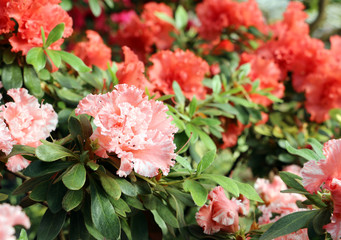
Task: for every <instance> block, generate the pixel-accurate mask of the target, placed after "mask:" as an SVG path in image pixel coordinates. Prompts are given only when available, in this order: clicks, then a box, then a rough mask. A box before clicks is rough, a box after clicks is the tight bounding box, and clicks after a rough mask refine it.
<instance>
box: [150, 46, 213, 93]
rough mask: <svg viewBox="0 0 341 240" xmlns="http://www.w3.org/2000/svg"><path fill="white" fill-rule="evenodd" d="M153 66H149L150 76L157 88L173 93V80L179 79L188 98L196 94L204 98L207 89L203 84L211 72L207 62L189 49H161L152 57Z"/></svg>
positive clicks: (160, 90) (157, 89)
mask: <svg viewBox="0 0 341 240" xmlns="http://www.w3.org/2000/svg"><path fill="white" fill-rule="evenodd" d="M150 61H151V62H152V63H153V66H151V67H149V68H148V76H149V78H150V81H151V82H152V84H153V85H154V86H155V90H156V91H159V92H160V93H163V94H173V93H174V91H173V87H172V84H173V81H177V82H178V83H179V85H180V87H181V89H182V91H183V93H184V95H185V96H186V97H187V98H190V99H191V98H192V97H193V96H194V95H196V97H197V98H199V99H204V97H205V93H206V89H205V87H204V85H203V84H202V81H203V80H204V77H205V74H206V73H208V72H209V65H208V64H207V62H206V61H205V60H203V59H201V58H200V57H197V56H195V54H194V53H193V52H191V51H189V50H186V51H183V50H180V49H177V50H175V51H174V52H172V51H169V50H164V51H160V52H158V53H156V54H154V55H152V56H151V57H150Z"/></svg>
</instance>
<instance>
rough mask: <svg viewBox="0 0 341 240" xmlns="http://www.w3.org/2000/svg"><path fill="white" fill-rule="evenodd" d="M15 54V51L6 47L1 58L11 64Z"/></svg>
mask: <svg viewBox="0 0 341 240" xmlns="http://www.w3.org/2000/svg"><path fill="white" fill-rule="evenodd" d="M16 56H17V54H16V53H14V52H12V51H11V50H10V49H6V50H5V51H4V53H3V55H2V60H4V62H5V63H6V64H7V65H8V64H12V63H13V62H14V59H15V57H16Z"/></svg>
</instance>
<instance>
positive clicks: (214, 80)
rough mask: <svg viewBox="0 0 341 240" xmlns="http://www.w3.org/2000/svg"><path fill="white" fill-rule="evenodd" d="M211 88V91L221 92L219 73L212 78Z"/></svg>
mask: <svg viewBox="0 0 341 240" xmlns="http://www.w3.org/2000/svg"><path fill="white" fill-rule="evenodd" d="M212 90H213V93H216V94H218V93H220V92H221V90H222V89H221V80H220V77H219V75H215V76H214V77H213V78H212Z"/></svg>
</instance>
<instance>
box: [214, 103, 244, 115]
mask: <svg viewBox="0 0 341 240" xmlns="http://www.w3.org/2000/svg"><path fill="white" fill-rule="evenodd" d="M208 106H211V107H216V108H219V109H221V110H223V111H224V112H227V113H231V114H233V115H237V114H238V111H237V109H235V108H234V107H233V106H232V105H231V104H229V103H210V104H208Z"/></svg>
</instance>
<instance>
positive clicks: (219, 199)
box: [195, 186, 247, 234]
mask: <svg viewBox="0 0 341 240" xmlns="http://www.w3.org/2000/svg"><path fill="white" fill-rule="evenodd" d="M208 200H209V204H208V205H204V206H202V207H201V208H200V210H199V212H197V213H196V216H195V218H196V220H197V223H198V225H199V226H200V227H202V228H203V229H204V233H206V234H214V233H216V232H219V231H224V232H229V233H234V232H237V231H238V229H239V225H238V224H239V216H238V212H241V213H242V214H244V213H245V212H246V209H247V206H246V209H245V206H243V205H244V203H246V202H244V201H243V202H241V201H239V200H237V199H232V200H229V199H228V198H227V197H226V195H225V192H224V189H223V188H222V187H220V186H218V187H215V188H214V189H213V190H212V191H211V192H210V193H209V194H208Z"/></svg>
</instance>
